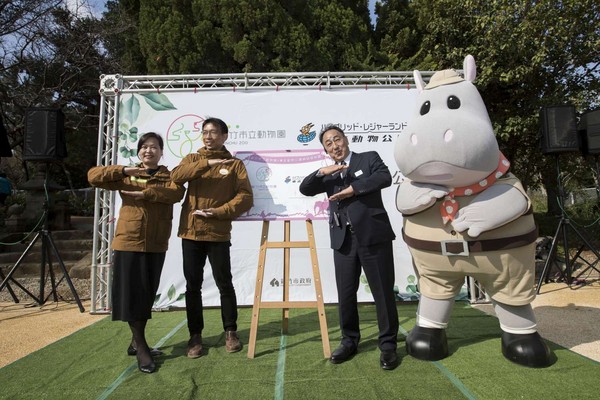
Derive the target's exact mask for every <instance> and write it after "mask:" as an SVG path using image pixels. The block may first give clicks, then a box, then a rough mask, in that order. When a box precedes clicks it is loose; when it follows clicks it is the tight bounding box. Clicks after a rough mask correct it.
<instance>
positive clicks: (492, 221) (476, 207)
mask: <svg viewBox="0 0 600 400" xmlns="http://www.w3.org/2000/svg"><path fill="white" fill-rule="evenodd" d="M527 207H528V201H527V198H526V197H525V196H523V194H522V193H521V192H520V191H518V190H517V189H515V188H513V187H512V186H510V185H498V186H492V187H490V188H488V189H486V190H485V191H483V192H481V193H480V194H479V195H478V196H477V197H476V198H475V199H474V200H473V201H472V202H471V204H469V205H468V206H466V207H464V208H461V209H460V210H458V214H456V217H455V218H454V221H452V227H453V228H454V229H455V230H456V231H458V232H463V231H465V230H467V229H468V231H467V234H468V235H469V236H471V237H477V236H479V235H480V234H481V233H482V232H486V231H489V230H492V229H496V228H498V227H500V226H502V225H505V224H507V223H509V222H511V221H513V220H515V219H517V218H518V217H520V216H521V215H523V214H525V212H526V211H527Z"/></svg>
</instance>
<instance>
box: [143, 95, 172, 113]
mask: <svg viewBox="0 0 600 400" xmlns="http://www.w3.org/2000/svg"><path fill="white" fill-rule="evenodd" d="M141 96H142V97H144V99H146V103H148V105H149V106H150V107H152V108H153V109H154V110H156V111H165V110H176V108H175V106H174V105H173V103H171V102H170V101H169V99H168V98H167V96H165V95H164V94H162V93H147V94H142V95H141Z"/></svg>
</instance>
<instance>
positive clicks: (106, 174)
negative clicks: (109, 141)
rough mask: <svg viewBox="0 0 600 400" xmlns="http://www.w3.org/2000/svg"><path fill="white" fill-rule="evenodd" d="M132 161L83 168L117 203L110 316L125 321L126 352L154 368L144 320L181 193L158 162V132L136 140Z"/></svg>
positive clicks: (145, 367)
mask: <svg viewBox="0 0 600 400" xmlns="http://www.w3.org/2000/svg"><path fill="white" fill-rule="evenodd" d="M137 149H138V157H139V158H140V160H141V163H139V164H137V165H135V166H122V165H110V166H106V167H94V168H92V169H90V170H89V172H88V180H89V182H90V184H91V185H92V186H95V187H99V188H102V189H108V190H118V191H119V193H120V194H121V199H122V205H121V209H120V211H119V220H118V221H117V229H116V232H115V237H114V238H113V241H112V249H113V279H112V320H113V321H127V322H128V323H129V327H130V329H131V333H132V340H131V344H130V345H129V348H128V349H127V354H129V355H136V356H137V362H138V368H139V370H140V371H142V372H145V373H152V372H154V371H155V370H156V365H155V363H154V360H153V358H152V356H153V355H158V354H161V353H160V351H158V350H150V348H149V346H148V343H147V342H146V336H145V329H146V323H147V321H148V320H149V319H150V318H152V304H154V297H155V296H156V292H157V290H158V285H159V283H160V274H161V271H162V267H163V263H164V260H165V254H166V251H167V247H168V242H169V236H170V234H171V220H172V219H173V203H177V202H178V201H180V200H181V199H182V198H183V195H184V193H185V189H184V188H183V186H181V185H178V184H175V183H174V182H173V181H172V180H171V178H170V172H169V170H168V169H167V167H165V166H163V165H158V162H159V161H160V159H161V157H162V154H163V140H162V138H161V137H160V135H158V134H156V133H154V132H149V133H146V134H144V135H142V137H141V138H140V139H139V141H138V144H137Z"/></svg>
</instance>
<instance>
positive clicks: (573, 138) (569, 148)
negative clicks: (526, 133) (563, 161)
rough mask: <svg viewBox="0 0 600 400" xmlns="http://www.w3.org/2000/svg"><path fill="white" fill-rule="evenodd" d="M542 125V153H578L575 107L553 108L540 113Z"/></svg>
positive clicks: (544, 109) (547, 108)
mask: <svg viewBox="0 0 600 400" xmlns="http://www.w3.org/2000/svg"><path fill="white" fill-rule="evenodd" d="M540 120H541V121H540V122H541V125H542V141H541V145H542V153H544V154H548V153H568V152H577V151H579V140H578V136H577V121H576V117H575V107H573V106H555V107H546V108H543V109H542V111H541V112H540Z"/></svg>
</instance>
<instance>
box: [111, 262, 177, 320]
mask: <svg viewBox="0 0 600 400" xmlns="http://www.w3.org/2000/svg"><path fill="white" fill-rule="evenodd" d="M165 255H166V253H164V252H163V253H140V252H132V251H118V250H115V251H114V252H113V266H114V268H113V275H112V320H113V321H144V320H148V319H150V318H152V305H153V304H154V298H155V296H156V291H157V290H158V285H159V284H160V273H161V272H162V268H163V264H164V262H165Z"/></svg>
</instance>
